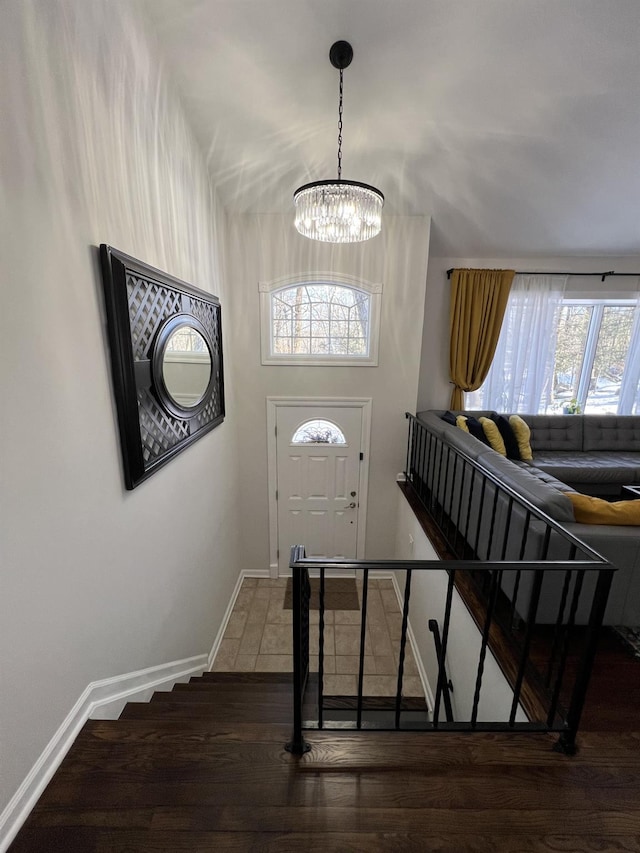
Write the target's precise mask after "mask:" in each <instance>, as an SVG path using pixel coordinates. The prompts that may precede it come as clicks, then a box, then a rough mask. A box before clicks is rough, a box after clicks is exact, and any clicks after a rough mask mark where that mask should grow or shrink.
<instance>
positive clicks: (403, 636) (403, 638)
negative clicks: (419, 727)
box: [396, 569, 411, 729]
mask: <svg viewBox="0 0 640 853" xmlns="http://www.w3.org/2000/svg"><path fill="white" fill-rule="evenodd" d="M410 598H411V569H407V573H406V579H405V583H404V602H403V605H402V631H401V632H400V655H399V657H398V686H397V689H396V729H399V728H400V707H401V704H402V679H403V677H404V655H405V649H406V645H407V624H408V619H409V599H410Z"/></svg>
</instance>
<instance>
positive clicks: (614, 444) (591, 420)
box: [583, 415, 640, 452]
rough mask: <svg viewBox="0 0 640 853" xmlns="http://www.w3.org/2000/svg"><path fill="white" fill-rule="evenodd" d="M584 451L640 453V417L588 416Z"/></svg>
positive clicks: (586, 418) (585, 424) (585, 418)
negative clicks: (627, 451) (628, 451)
mask: <svg viewBox="0 0 640 853" xmlns="http://www.w3.org/2000/svg"><path fill="white" fill-rule="evenodd" d="M583 421H584V438H583V449H584V450H586V451H589V450H599V451H601V450H616V451H619V450H622V451H625V450H630V451H636V452H640V416H636V415H586V416H585V417H584V418H583Z"/></svg>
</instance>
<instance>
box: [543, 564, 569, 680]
mask: <svg viewBox="0 0 640 853" xmlns="http://www.w3.org/2000/svg"><path fill="white" fill-rule="evenodd" d="M571 574H572V572H571V570H570V569H569V570H568V571H566V572H565V573H564V583H563V584H562V593H561V595H560V604H559V605H558V615H557V617H556V622H555V627H554V631H553V641H552V643H551V652H550V654H549V661H548V663H547V674H546V678H545V684H546V686H547V687H549V685H550V684H551V676H552V673H553V667H554V664H555V661H556V654H557V653H558V644H559V642H560V635H561V633H562V630H561V629H562V624H563V621H564V610H565V607H566V606H567V597H568V595H569V584H570V583H571Z"/></svg>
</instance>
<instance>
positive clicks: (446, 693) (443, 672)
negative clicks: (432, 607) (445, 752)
mask: <svg viewBox="0 0 640 853" xmlns="http://www.w3.org/2000/svg"><path fill="white" fill-rule="evenodd" d="M428 627H429V630H430V631H431V633H432V634H433V644H434V646H435V648H436V658H437V660H438V684H440V683H441V684H442V698H443V700H444V714H445V717H446V719H447V722H448V723H452V722H453V707H452V705H451V694H450V691H451V690H453V685H452V684H451V682H450V681H449V680H448V679H447V668H446V662H445V660H444V658H443V657H442V640H441V639H440V629H439V627H438V622H437V620H436V619H429V623H428Z"/></svg>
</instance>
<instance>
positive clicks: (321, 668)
mask: <svg viewBox="0 0 640 853" xmlns="http://www.w3.org/2000/svg"><path fill="white" fill-rule="evenodd" d="M324 573H325V568H324V566H322V568H321V569H320V601H319V605H320V612H319V614H318V728H319V729H321V728H323V717H324V591H325V590H324Z"/></svg>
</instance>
